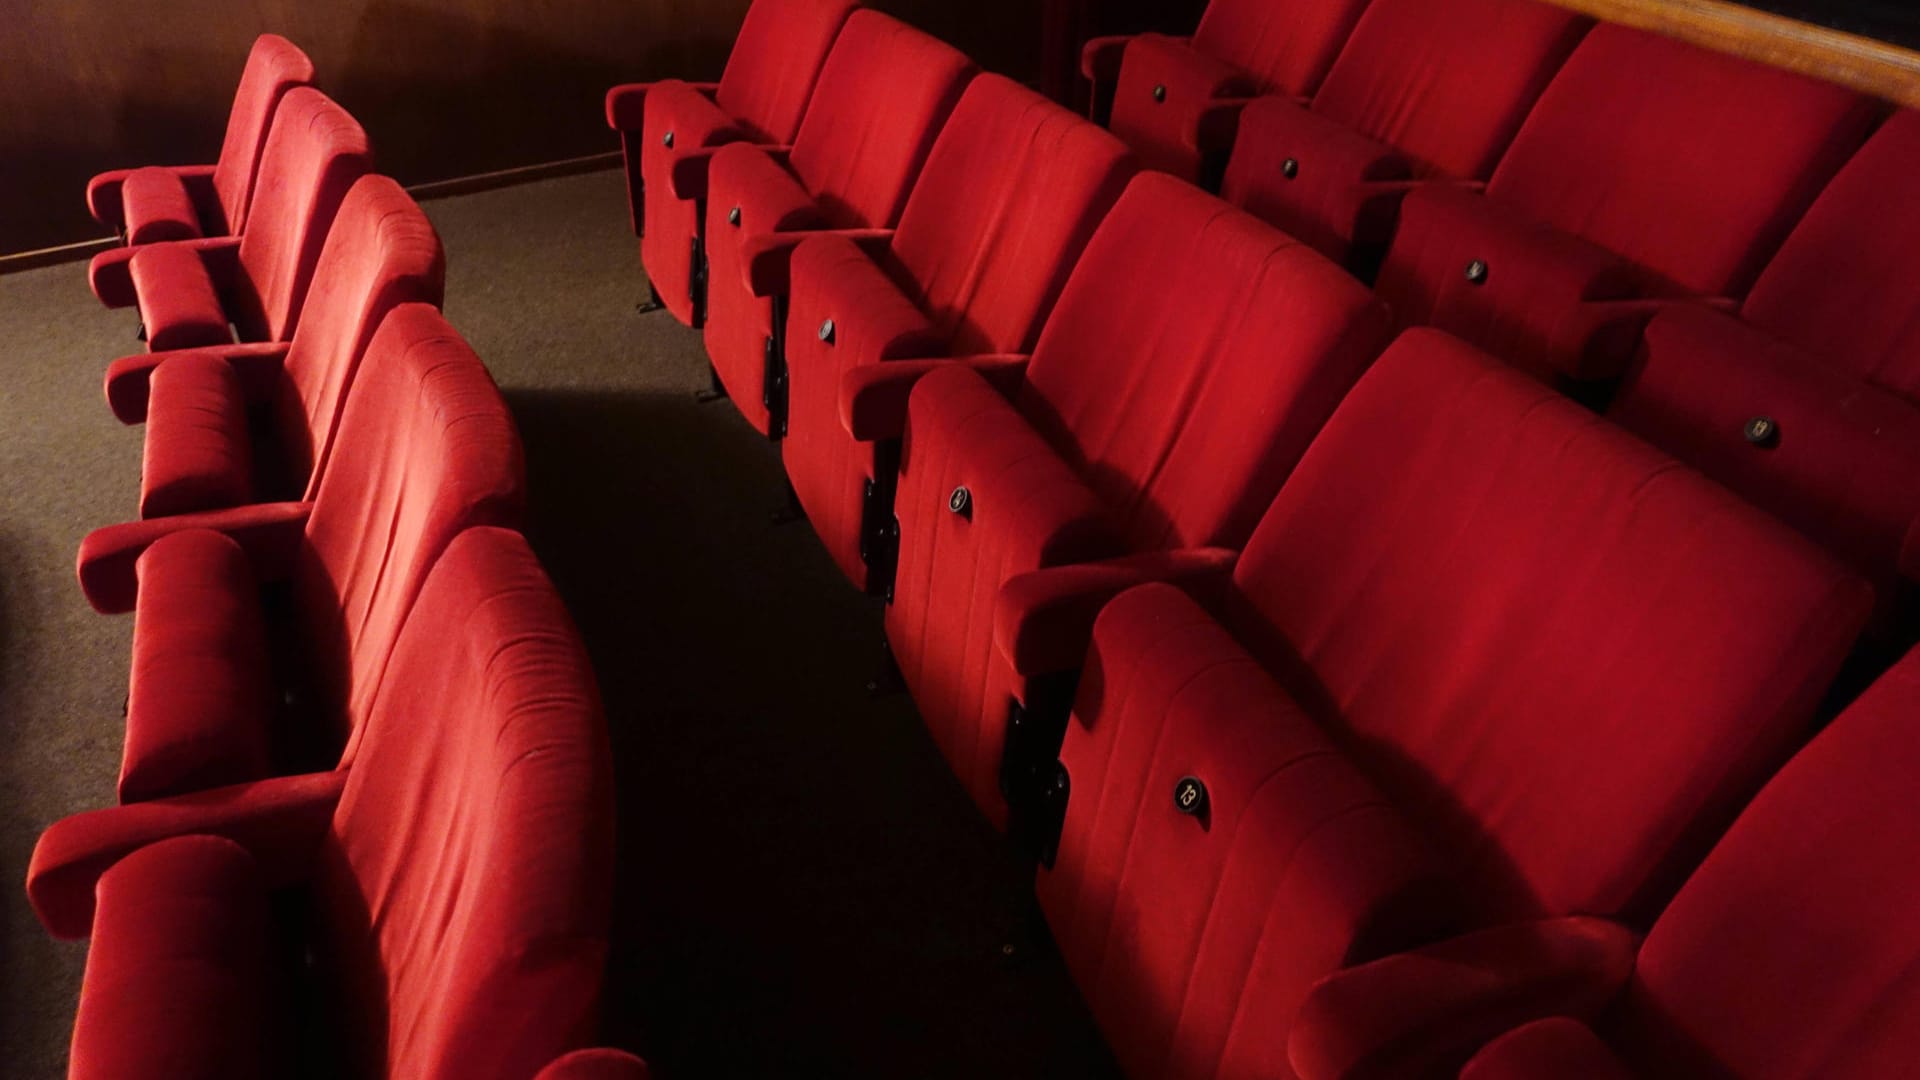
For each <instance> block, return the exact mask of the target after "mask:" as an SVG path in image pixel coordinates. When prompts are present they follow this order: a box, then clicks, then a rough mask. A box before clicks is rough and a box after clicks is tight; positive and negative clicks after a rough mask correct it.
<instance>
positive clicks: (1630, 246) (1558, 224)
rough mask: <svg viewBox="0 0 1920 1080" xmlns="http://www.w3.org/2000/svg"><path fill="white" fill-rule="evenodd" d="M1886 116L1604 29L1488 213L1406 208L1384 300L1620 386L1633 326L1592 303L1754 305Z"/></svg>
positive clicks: (1410, 321)
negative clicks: (1782, 256) (1750, 294)
mask: <svg viewBox="0 0 1920 1080" xmlns="http://www.w3.org/2000/svg"><path fill="white" fill-rule="evenodd" d="M1875 112H1876V106H1875V105H1873V103H1871V102H1869V101H1867V100H1866V99H1864V98H1862V97H1861V96H1860V95H1858V94H1855V93H1853V92H1852V91H1849V90H1845V89H1842V88H1840V87H1838V86H1835V85H1833V84H1831V83H1824V82H1819V81H1816V80H1813V79H1810V78H1807V77H1804V76H1800V75H1796V74H1792V73H1789V72H1785V71H1782V70H1779V69H1777V68H1772V67H1767V66H1764V65H1761V64H1757V63H1754V62H1751V61H1747V60H1742V59H1738V58H1735V57H1731V56H1727V55H1723V54H1719V53H1714V52H1709V51H1707V50H1705V49H1702V48H1699V47H1697V46H1693V45H1689V44H1686V43H1683V42H1679V41H1676V40H1673V39H1670V38H1665V37H1661V36H1659V35H1657V34H1652V33H1647V32H1644V31H1640V30H1634V29H1630V28H1627V27H1623V26H1619V25H1615V24H1606V25H1602V26H1599V27H1596V28H1595V29H1594V30H1593V31H1592V32H1590V33H1589V34H1588V35H1587V36H1586V37H1585V39H1583V40H1582V41H1581V43H1580V45H1579V47H1578V48H1576V49H1575V50H1574V52H1573V54H1572V56H1571V57H1570V58H1569V59H1568V61H1567V63H1566V65H1565V66H1564V67H1562V68H1561V70H1560V73H1559V75H1557V76H1556V77H1555V78H1554V80H1553V81H1552V82H1551V83H1550V84H1548V86H1547V89H1546V91H1545V93H1543V94H1542V95H1541V97H1540V100H1539V103H1538V105H1537V106H1536V107H1535V108H1534V110H1533V112H1532V113H1531V114H1530V115H1529V116H1528V117H1527V120H1526V123H1525V124H1523V125H1522V126H1521V128H1520V132H1519V134H1518V135H1517V136H1515V138H1514V140H1513V144H1512V146H1511V147H1510V148H1509V149H1508V151H1507V153H1506V155H1505V156H1504V157H1502V158H1501V160H1500V164H1499V167H1498V168H1496V169H1495V170H1494V172H1493V176H1492V178H1491V180H1489V182H1488V184H1487V188H1486V195H1485V199H1484V200H1482V199H1479V198H1476V197H1473V196H1471V195H1463V194H1462V193H1459V192H1455V191H1449V190H1441V189H1435V188H1423V189H1421V190H1418V191H1415V192H1413V193H1411V194H1409V195H1408V196H1407V198H1406V201H1405V203H1404V204H1403V205H1402V208H1401V218H1400V226H1399V229H1398V232H1397V233H1396V234H1395V236H1394V239H1393V244H1392V247H1391V249H1390V250H1389V252H1388V255H1387V258H1386V263H1385V265H1384V266H1383V267H1382V269H1381V273H1380V280H1379V289H1380V292H1381V294H1382V295H1383V296H1384V297H1385V298H1386V299H1387V301H1388V303H1390V304H1391V305H1392V306H1393V308H1394V311H1395V313H1396V315H1397V316H1398V317H1399V318H1400V320H1401V322H1402V323H1403V324H1405V325H1419V324H1430V325H1434V326H1438V327H1440V328H1441V329H1445V330H1448V331H1450V332H1453V333H1456V334H1458V335H1460V336H1462V337H1465V338H1467V339H1468V340H1470V341H1473V342H1475V343H1476V344H1479V345H1481V346H1482V347H1485V348H1489V349H1491V350H1492V351H1494V352H1495V353H1497V354H1499V355H1501V356H1503V357H1505V358H1507V359H1509V360H1511V361H1513V362H1515V363H1517V364H1520V365H1521V366H1523V367H1526V368H1528V369H1530V370H1534V371H1536V372H1540V373H1543V374H1544V373H1547V372H1553V371H1558V372H1561V373H1564V374H1569V375H1573V376H1575V377H1578V378H1600V377H1610V376H1617V375H1618V374H1619V373H1620V372H1621V371H1622V370H1623V369H1624V367H1625V365H1626V362H1627V360H1628V359H1629V358H1630V357H1631V354H1632V346H1633V343H1634V340H1635V335H1636V334H1637V329H1638V327H1637V326H1633V325H1629V326H1627V327H1626V328H1625V329H1617V328H1616V329H1612V330H1606V329H1603V328H1602V327H1604V326H1605V325H1607V323H1606V320H1601V319H1599V318H1598V312H1597V311H1596V310H1589V309H1590V308H1592V307H1593V305H1592V304H1591V303H1590V302H1592V301H1609V300H1618V299H1625V298H1629V297H1633V296H1648V297H1654V298H1666V297H1673V296H1706V297H1716V296H1717V297H1733V298H1738V297H1740V296H1742V295H1744V294H1745V293H1746V291H1747V290H1748V289H1749V288H1751V287H1752V285H1753V283H1754V280H1755V278H1756V277H1757V276H1758V275H1759V273H1760V271H1761V268H1762V267H1763V266H1764V265H1765V263H1766V261H1767V259H1768V258H1769V257H1770V256H1771V255H1772V254H1773V252H1774V250H1775V249H1776V248H1778V247H1779V246H1780V244H1781V242H1782V241H1784V240H1785V239H1786V236H1787V233H1788V231H1789V230H1790V229H1791V228H1792V227H1793V223H1794V221H1795V220H1796V219H1797V218H1798V217H1799V216H1800V215H1801V214H1802V213H1803V212H1805V210H1806V209H1807V207H1808V205H1809V204H1811V203H1812V201H1813V200H1814V198H1815V196H1817V195H1818V194H1819V192H1820V189H1821V187H1822V185H1824V184H1825V183H1826V182H1827V180H1828V179H1829V178H1831V177H1832V176H1833V174H1834V173H1835V172H1836V171H1837V170H1838V169H1839V168H1840V166H1841V165H1842V164H1844V163H1845V161H1846V159H1847V156H1848V155H1849V154H1851V153H1852V152H1853V151H1854V150H1855V149H1856V148H1857V147H1858V146H1859V145H1860V144H1861V142H1862V141H1864V140H1865V138H1866V136H1867V134H1868V132H1869V130H1870V128H1871V125H1872V121H1873V118H1874V115H1875ZM1706 208H1711V209H1710V210H1708V209H1706ZM1576 238H1577V240H1578V241H1579V242H1575V241H1576ZM1476 261H1477V262H1478V263H1479V264H1481V269H1482V272H1481V273H1480V274H1479V275H1478V276H1477V280H1475V279H1472V278H1470V277H1469V275H1468V273H1467V268H1468V266H1469V264H1472V263H1475V262H1476ZM1609 264H1611V265H1609ZM1586 321H1597V322H1599V323H1600V324H1602V326H1601V327H1596V326H1581V325H1579V324H1581V323H1583V322H1586ZM1628 321H1629V323H1631V320H1628ZM1640 321H1641V322H1644V321H1645V316H1644V314H1643V315H1641V316H1640ZM1596 335H1598V336H1599V337H1600V338H1604V339H1606V340H1604V341H1601V342H1599V343H1598V344H1597V345H1596Z"/></svg>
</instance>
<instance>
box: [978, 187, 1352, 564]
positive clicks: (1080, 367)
mask: <svg viewBox="0 0 1920 1080" xmlns="http://www.w3.org/2000/svg"><path fill="white" fill-rule="evenodd" d="M1388 333H1389V329H1388V317H1387V313H1386V310H1385V308H1384V307H1382V306H1381V305H1380V303H1379V302H1378V301H1376V300H1375V299H1374V298H1373V296H1372V295H1371V294H1370V293H1369V292H1368V291H1367V290H1366V288H1365V287H1364V286H1362V285H1361V284H1360V283H1359V282H1357V281H1355V280H1354V279H1353V278H1351V277H1349V276H1348V275H1347V274H1346V273H1345V272H1344V271H1342V270H1341V269H1340V268H1339V267H1337V266H1335V265H1334V264H1333V263H1331V262H1328V261H1327V260H1326V259H1325V258H1323V257H1322V256H1320V255H1319V254H1318V253H1316V252H1314V251H1313V250H1311V249H1309V248H1307V247H1304V246H1302V245H1301V244H1299V243H1298V242H1296V241H1294V240H1293V239H1291V238H1290V237H1288V236H1286V235H1285V234H1283V233H1281V232H1280V231H1278V230H1277V229H1274V228H1273V227H1272V226H1269V225H1267V224H1266V223H1264V222H1262V221H1260V220H1259V219H1257V218H1255V217H1253V216H1251V215H1249V214H1246V213H1243V212H1242V211H1240V210H1236V209H1234V208H1233V207H1231V206H1229V205H1227V204H1226V203H1224V202H1222V201H1220V200H1219V199H1216V198H1214V197H1213V196H1211V195H1208V194H1206V193H1205V192H1203V191H1201V190H1200V189H1199V188H1196V187H1194V186H1192V185H1190V184H1186V183H1183V182H1181V181H1179V180H1175V179H1173V178H1172V177H1170V176H1166V175H1163V174H1159V173H1141V174H1140V175H1139V176H1137V177H1135V178H1134V180H1133V182H1132V183H1131V184H1129V185H1128V187H1127V190H1126V192H1125V194H1123V195H1122V196H1121V197H1120V201H1119V202H1118V203H1117V204H1116V205H1115V206H1114V208H1113V211H1112V213H1110V214H1108V215H1107V219H1106V221H1105V222H1103V223H1102V224H1101V226H1100V228H1099V229H1098V230H1097V231H1096V232H1095V233H1094V237H1093V240H1092V242H1091V243H1090V244H1088V246H1087V250H1086V254H1085V255H1083V256H1082V257H1081V259H1080V262H1079V265H1078V266H1076V267H1075V269H1074V271H1073V274H1072V276H1071V277H1070V278H1069V279H1068V282H1067V286H1066V289H1065V290H1064V292H1063V293H1062V294H1061V297H1060V302H1059V303H1058V304H1057V305H1055V307H1054V310H1053V314H1052V315H1051V316H1050V317H1049V318H1048V320H1047V324H1046V328H1045V329H1044V330H1043V331H1042V332H1041V335H1040V343H1039V345H1038V346H1037V347H1036V348H1035V350H1034V356H1033V362H1032V365H1031V366H1030V367H1029V368H1028V372H1027V380H1026V383H1025V384H1024V386H1023V387H1022V389H1021V391H1020V392H1019V394H1018V396H1017V397H1016V399H1015V404H1016V405H1017V406H1018V408H1019V409H1020V411H1021V412H1022V413H1023V414H1025V416H1026V417H1027V419H1028V420H1029V421H1030V422H1031V423H1032V424H1033V425H1034V427H1035V428H1036V429H1037V430H1038V431H1039V432H1040V433H1041V434H1042V435H1043V436H1045V437H1046V438H1047V440H1048V441H1049V442H1050V443H1051V444H1052V445H1053V447H1054V449H1055V450H1057V451H1058V452H1059V453H1060V454H1061V455H1062V456H1063V457H1065V458H1066V460H1067V461H1068V462H1069V463H1071V464H1073V465H1074V466H1075V467H1076V468H1077V469H1078V470H1079V472H1080V474H1081V476H1082V477H1083V478H1084V479H1085V480H1086V481H1087V482H1088V484H1089V485H1090V486H1091V487H1092V488H1093V490H1094V492H1095V493H1096V494H1098V495H1100V496H1101V497H1102V499H1103V500H1104V501H1105V502H1106V503H1107V505H1108V506H1109V507H1111V508H1112V509H1113V511H1114V512H1115V515H1116V522H1117V523H1118V524H1119V525H1120V527H1121V528H1122V529H1123V531H1124V533H1125V536H1126V538H1127V540H1128V541H1129V543H1130V544H1131V545H1132V546H1134V547H1135V548H1137V549H1141V550H1153V549H1159V548H1165V547H1176V546H1187V545H1204V544H1227V545H1236V546H1237V545H1238V544H1239V543H1240V542H1241V541H1242V540H1243V539H1244V538H1245V537H1246V535H1247V533H1248V532H1249V531H1251V530H1252V528H1253V525H1254V522H1255V521H1256V520H1258V518H1259V516H1260V512H1261V511H1262V510H1263V509H1265V507H1266V505H1267V503H1268V502H1269V501H1270V500H1271V499H1272V498H1273V493H1274V491H1276V490H1277V489H1278V488H1279V486H1280V482H1281V481H1282V480H1284V479H1285V478H1286V476H1287V473H1288V472H1289V471H1290V470H1291V469H1292V468H1293V464H1294V462H1295V461H1297V460H1298V459H1299V456H1300V454H1301V453H1302V452H1303V451H1304V450H1305V449H1306V446H1307V443H1308V442H1309V441H1310V440H1311V439H1312V438H1313V435H1314V433H1315V432H1316V431H1318V430H1319V428H1320V425H1321V424H1322V423H1323V422H1324V421H1325V420H1326V418H1327V416H1328V414H1330V413H1331V412H1332V411H1333V408H1334V406H1335V405H1336V404H1338V403H1339V400H1340V397H1341V395H1343V394H1345V393H1346V391H1347V389H1348V388H1349V387H1351V386H1352V385H1353V382H1354V380H1355V379H1357V378H1358V377H1359V376H1360V373H1361V372H1362V371H1364V370H1365V369H1366V366H1367V364H1368V363H1369V362H1370V361H1372V359H1373V358H1374V357H1375V356H1377V355H1378V354H1379V352H1380V349H1381V348H1382V347H1383V346H1384V344H1385V343H1386V340H1387V337H1388Z"/></svg>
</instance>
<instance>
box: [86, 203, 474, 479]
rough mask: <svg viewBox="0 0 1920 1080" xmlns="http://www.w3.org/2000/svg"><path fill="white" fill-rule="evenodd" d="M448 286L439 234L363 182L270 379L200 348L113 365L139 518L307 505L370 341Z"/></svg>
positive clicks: (111, 385) (344, 206) (331, 235)
mask: <svg viewBox="0 0 1920 1080" xmlns="http://www.w3.org/2000/svg"><path fill="white" fill-rule="evenodd" d="M445 277H446V257H445V255H444V253H443V252H442V250H441V247H440V240H439V237H438V236H437V235H436V234H435V233H434V231H433V226H432V225H431V224H430V223H429V222H428V221H427V218H426V215H425V214H424V213H422V212H421V210H420V208H419V206H417V205H416V204H415V203H414V201H413V199H412V198H411V197H409V196H408V195H407V193H406V192H405V191H403V190H402V189H401V187H400V185H399V184H397V183H395V182H394V181H393V180H392V179H390V178H388V177H385V176H377V175H370V176H366V177H362V178H361V179H360V181H359V182H358V183H356V184H355V185H354V186H353V189H352V190H351V191H350V192H348V194H347V197H346V199H345V200H344V201H343V202H342V203H341V206H340V212H339V214H338V215H337V216H336V217H335V219H334V224H333V227H332V228H331V229H329V230H328V232H327V237H326V245H325V246H324V247H323V248H322V250H321V253H320V261H319V263H318V264H317V266H316V268H315V270H314V275H313V283H312V287H311V289H310V291H309V295H308V298H307V303H306V309H305V314H304V317H303V318H302V319H301V321H300V325H299V327H298V328H296V329H295V331H294V334H293V340H292V342H291V343H290V344H289V345H288V346H287V348H286V350H285V354H284V357H283V358H281V359H280V360H279V361H278V363H277V364H275V365H274V367H273V370H272V371H270V372H261V371H256V372H253V373H252V374H253V376H254V377H253V378H251V379H249V378H248V377H247V374H246V373H245V372H244V367H243V364H244V363H245V361H242V362H240V363H235V362H234V360H235V358H230V357H220V356H217V355H211V354H209V353H208V352H206V351H205V350H201V351H197V352H196V351H188V352H183V353H180V354H178V355H162V354H149V356H147V357H140V358H131V357H130V358H127V359H125V360H121V361H117V362H115V364H114V365H112V366H111V367H109V368H108V370H107V377H106V384H107V398H108V401H109V402H112V403H114V404H115V405H116V407H118V408H120V409H121V410H122V412H123V418H129V417H131V418H144V419H145V421H146V424H147V430H146V456H145V458H144V460H143V463H142V472H141V514H142V516H146V517H154V516H160V515H164V514H178V513H185V512H190V511H195V510H210V509H217V508H220V507H226V506H236V505H239V504H241V503H246V502H256V501H266V500H273V499H296V498H311V497H312V496H313V491H314V486H315V484H316V483H317V481H318V478H319V475H320V471H321V468H322V466H324V464H325V462H326V459H327V455H328V452H329V450H330V449H331V446H332V440H333V433H334V429H335V426H336V425H337V424H338V422H339V415H340V409H341V405H342V403H343V402H344V400H345V397H346V392H347V389H348V387H349V386H350V385H351V384H352V381H353V376H354V373H355V372H356V370H357V369H358V367H359V363H360V358H361V356H362V355H363V354H364V353H365V352H366V348H367V342H368V340H369V339H371V338H372V336H373V333H374V331H375V330H376V329H377V328H378V327H379V325H380V322H381V320H382V319H383V318H385V316H386V314H387V312H389V311H391V310H393V309H394V308H395V307H396V306H398V305H400V304H404V303H428V304H432V305H435V306H438V305H439V303H440V302H441V297H442V295H443V292H444V288H445ZM156 359H157V360H158V363H155V360H156ZM142 380H146V381H147V382H148V386H149V388H148V391H147V395H146V396H147V399H148V400H147V401H146V403H145V405H144V407H142V406H140V405H138V404H137V403H138V402H139V399H140V397H141V389H140V386H139V383H140V382H141V381H142ZM175 385H184V386H186V387H189V388H191V389H192V396H191V397H185V398H184V399H183V400H180V401H173V400H169V398H168V397H167V395H168V394H170V393H171V394H173V395H175V396H180V395H181V391H177V390H171V389H169V388H170V387H172V386H175ZM261 413H265V414H266V420H267V422H266V423H265V424H264V425H262V424H261V423H258V422H256V420H257V418H258V417H259V414H261ZM261 434H264V435H265V436H266V438H265V439H264V441H263V445H260V446H258V447H256V446H255V445H254V444H255V440H256V437H257V436H259V435H261ZM256 459H259V462H260V467H259V468H258V469H256V468H255V467H254V463H255V461H256Z"/></svg>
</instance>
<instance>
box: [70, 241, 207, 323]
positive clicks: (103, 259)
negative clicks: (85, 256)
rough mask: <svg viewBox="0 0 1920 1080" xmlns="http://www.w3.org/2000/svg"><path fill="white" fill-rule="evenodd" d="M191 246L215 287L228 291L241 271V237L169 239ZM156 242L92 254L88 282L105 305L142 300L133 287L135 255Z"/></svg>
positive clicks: (123, 304) (119, 305)
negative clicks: (203, 264) (204, 264)
mask: <svg viewBox="0 0 1920 1080" xmlns="http://www.w3.org/2000/svg"><path fill="white" fill-rule="evenodd" d="M165 243H168V244H180V245H185V246H186V247H189V248H191V249H192V250H193V251H194V252H195V253H197V254H198V255H199V256H200V259H201V261H202V262H204V263H206V266H207V274H208V276H209V277H211V278H212V279H213V284H214V287H215V288H216V289H219V290H221V291H222V292H226V291H227V290H230V289H231V288H232V287H233V283H234V281H235V280H236V279H237V278H238V276H239V273H240V238H239V237H237V236H206V237H199V238H197V239H193V240H168V241H165ZM157 246H158V245H155V244H141V245H138V246H132V247H120V248H114V249H113V250H111V251H103V252H101V253H100V254H98V255H95V256H94V257H93V261H92V262H91V263H89V264H88V265H87V285H88V286H89V287H90V288H92V289H93V295H94V296H96V297H98V298H99V299H100V302H101V303H102V304H105V305H106V306H107V307H110V308H123V307H132V306H133V305H134V304H136V303H138V302H139V300H140V295H139V293H138V292H136V291H135V290H134V287H133V258H134V256H136V255H138V254H140V253H141V252H142V251H145V250H147V249H148V248H151V247H157Z"/></svg>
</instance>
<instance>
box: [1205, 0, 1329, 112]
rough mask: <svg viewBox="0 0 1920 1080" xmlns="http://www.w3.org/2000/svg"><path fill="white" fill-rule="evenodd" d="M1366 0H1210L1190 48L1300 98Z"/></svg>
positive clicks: (1315, 83) (1322, 72) (1319, 76)
mask: <svg viewBox="0 0 1920 1080" xmlns="http://www.w3.org/2000/svg"><path fill="white" fill-rule="evenodd" d="M1366 7H1367V0H1290V2H1288V3H1286V4H1275V3H1273V2H1272V0H1212V2H1211V3H1209V4H1207V9H1206V11H1205V12H1203V13H1202V14H1201V16H1200V25H1199V27H1198V28H1197V29H1195V30H1194V32H1193V45H1194V48H1196V49H1198V50H1200V51H1201V52H1205V53H1209V54H1211V55H1213V56H1217V57H1219V58H1220V59H1222V60H1224V61H1226V62H1227V63H1229V64H1232V65H1233V66H1234V67H1237V68H1239V69H1241V70H1243V71H1246V72H1248V73H1249V74H1251V75H1252V76H1253V77H1254V78H1255V79H1256V80H1257V81H1258V83H1259V85H1260V86H1261V87H1262V88H1263V89H1266V90H1270V91H1272V92H1273V93H1277V94H1283V95H1286V96H1288V97H1306V96H1308V95H1310V94H1312V93H1313V92H1314V91H1315V90H1317V89H1318V88H1319V86H1320V83H1321V80H1323V79H1325V78H1326V76H1327V71H1328V69H1329V68H1331V67H1332V66H1333V62H1334V58H1335V57H1337V56H1339V55H1340V50H1341V49H1342V48H1343V47H1344V46H1345V45H1346V43H1347V40H1348V38H1349V37H1350V36H1351V35H1352V33H1353V28H1354V26H1355V24H1356V23H1358V22H1359V21H1360V15H1361V13H1362V12H1364V11H1365V10H1366Z"/></svg>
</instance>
